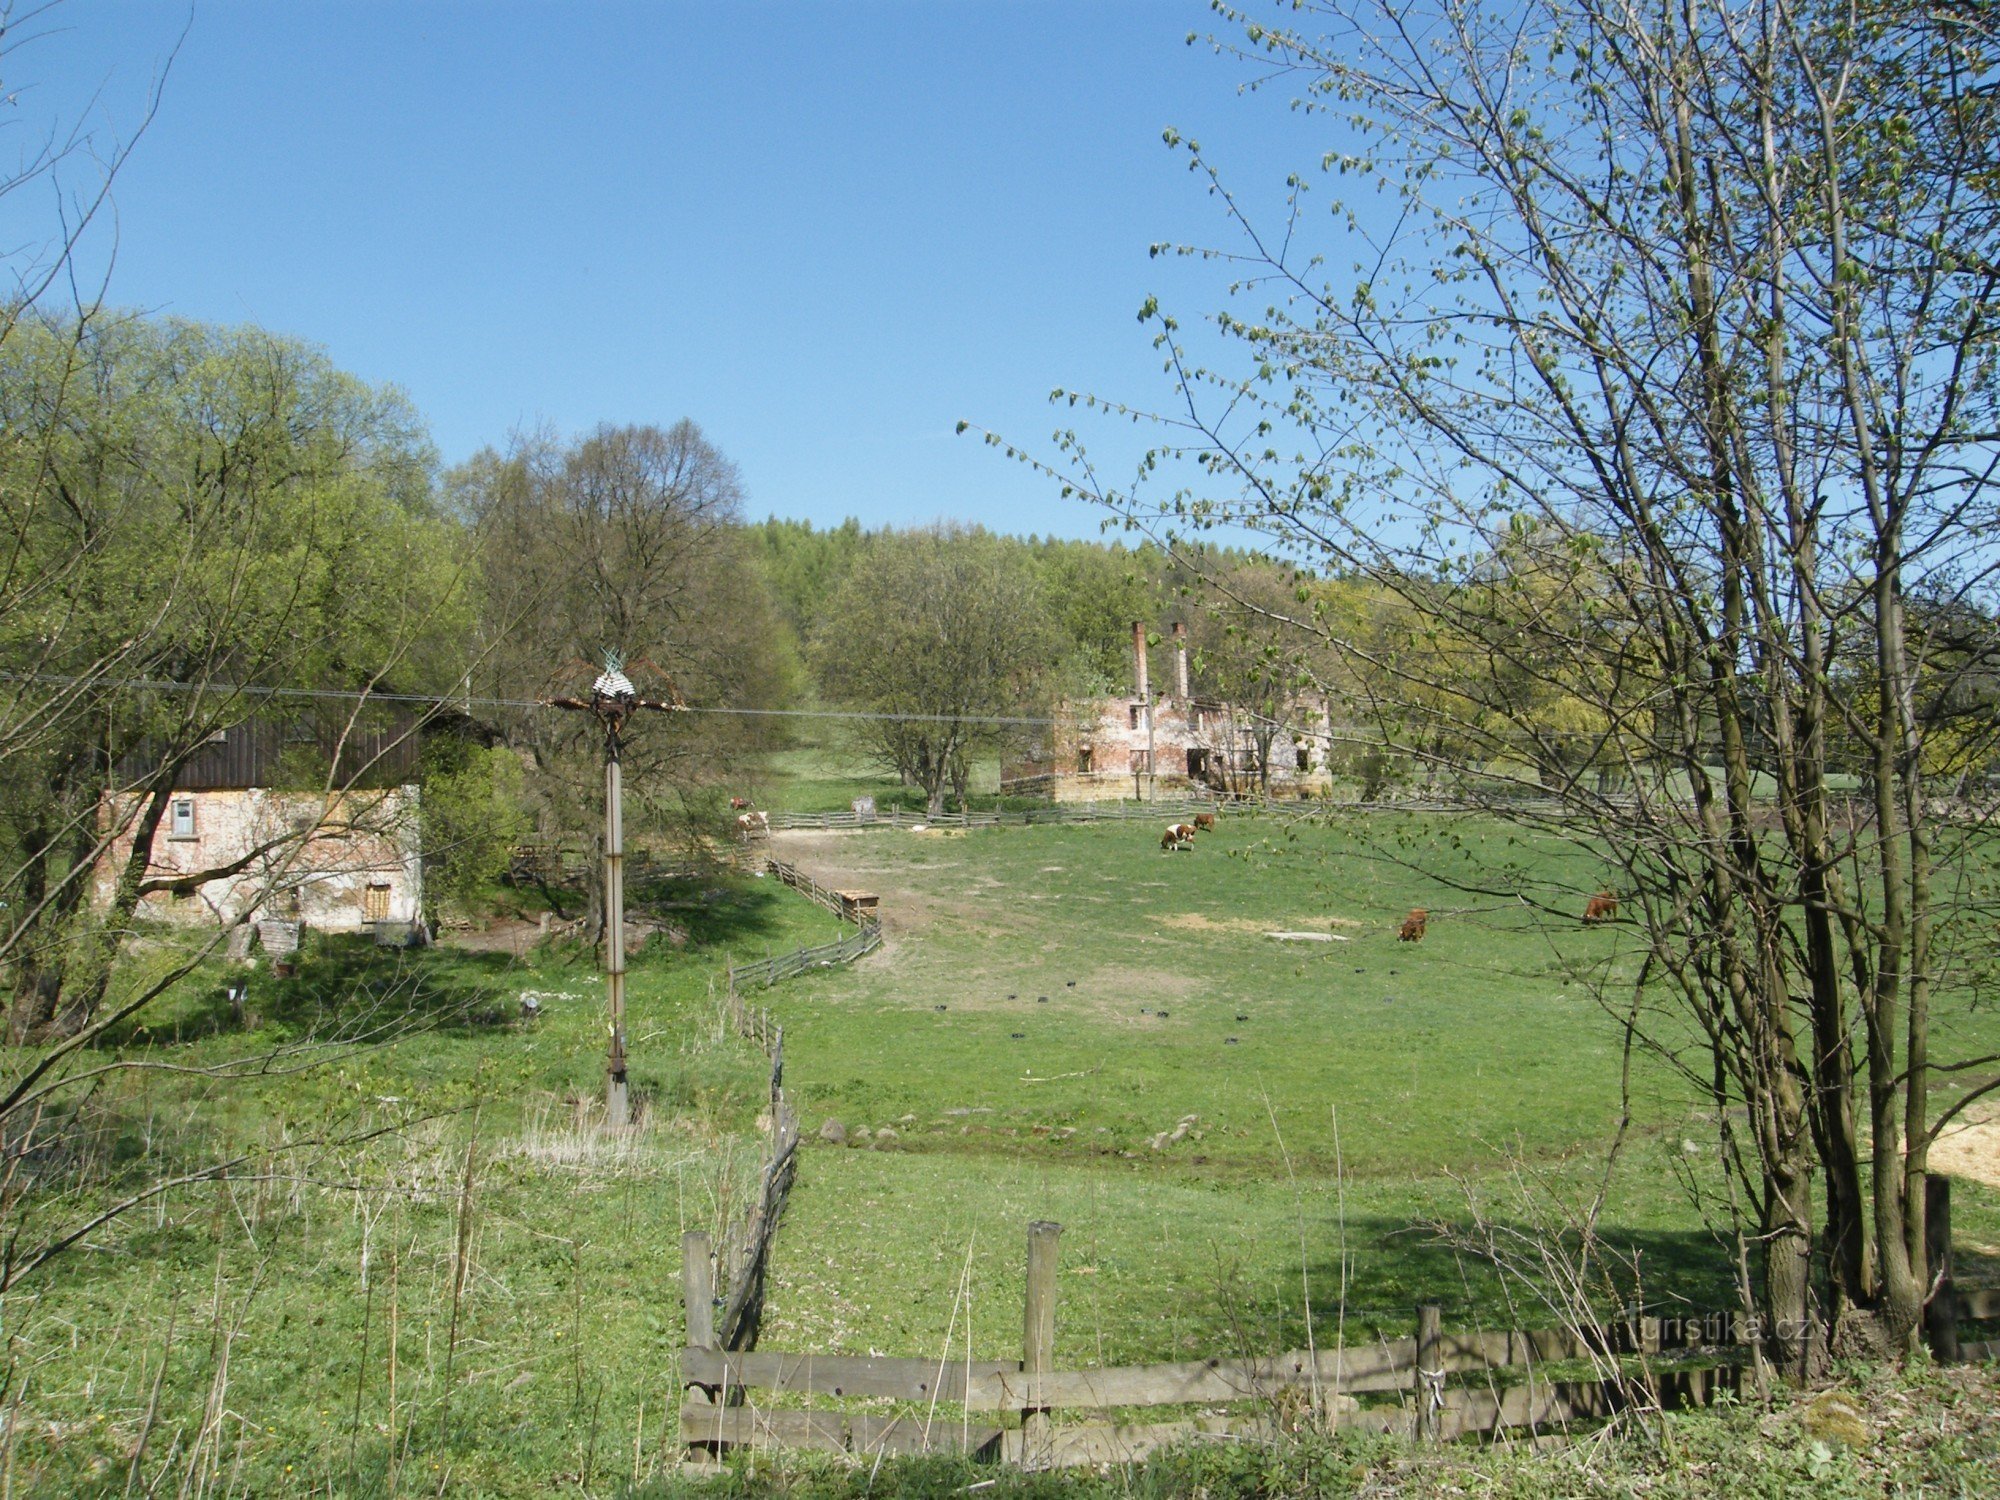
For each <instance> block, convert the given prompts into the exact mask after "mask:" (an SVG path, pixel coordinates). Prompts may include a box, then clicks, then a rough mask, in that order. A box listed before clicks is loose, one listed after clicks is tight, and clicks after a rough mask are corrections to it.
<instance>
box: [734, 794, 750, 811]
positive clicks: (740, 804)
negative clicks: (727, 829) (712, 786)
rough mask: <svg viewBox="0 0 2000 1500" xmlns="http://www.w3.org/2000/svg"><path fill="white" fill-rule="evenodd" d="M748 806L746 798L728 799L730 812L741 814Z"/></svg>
mask: <svg viewBox="0 0 2000 1500" xmlns="http://www.w3.org/2000/svg"><path fill="white" fill-rule="evenodd" d="M749 805H750V799H749V798H748V797H731V798H730V799H729V810H730V811H731V812H742V811H743V809H744V808H746V807H748V806H749Z"/></svg>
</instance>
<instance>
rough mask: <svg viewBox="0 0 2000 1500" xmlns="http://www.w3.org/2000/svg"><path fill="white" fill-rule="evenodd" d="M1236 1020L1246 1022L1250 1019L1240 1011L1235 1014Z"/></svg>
mask: <svg viewBox="0 0 2000 1500" xmlns="http://www.w3.org/2000/svg"><path fill="white" fill-rule="evenodd" d="M1236 1019H1237V1020H1239V1021H1247V1020H1249V1019H1250V1018H1249V1017H1248V1016H1247V1015H1245V1014H1244V1013H1243V1012H1242V1011H1238V1012H1237V1013H1236Z"/></svg>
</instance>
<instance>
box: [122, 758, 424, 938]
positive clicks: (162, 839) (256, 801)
mask: <svg viewBox="0 0 2000 1500" xmlns="http://www.w3.org/2000/svg"><path fill="white" fill-rule="evenodd" d="M175 804H192V806H191V808H186V807H182V808H178V809H177V808H176V806H175ZM113 812H114V810H113V809H111V808H107V809H106V813H105V816H106V818H107V819H109V818H110V817H111V816H112V815H113ZM188 812H191V817H189V816H186V815H185V814H187V813H188ZM131 848H132V835H131V834H129V833H128V834H126V835H124V836H122V837H121V838H119V839H118V840H117V841H116V842H115V843H114V844H113V845H112V847H111V849H110V851H109V852H108V853H107V855H106V856H105V858H104V859H102V860H101V861H99V863H98V867H97V870H96V874H95V892H96V896H97V899H98V901H99V903H100V904H103V903H107V902H109V901H110V899H111V894H112V891H113V888H114V887H115V885H116V883H117V878H118V872H119V871H120V870H121V869H123V868H124V865H125V860H126V858H127V856H128V855H129V853H130V852H131ZM253 851H255V853H254V856H253ZM245 856H253V857H252V859H251V863H250V864H249V865H248V866H247V867H246V868H245V869H244V871H243V872H242V873H241V874H238V875H233V876H229V877H227V878H224V879H219V880H210V881H207V882H204V883H202V884H200V885H198V886H195V887H194V888H192V889H190V890H188V891H184V892H182V891H175V892H165V891H163V892H157V893H155V894H153V895H151V896H148V897H146V898H145V900H144V901H143V902H142V904H141V907H140V910H141V912H142V913H143V914H144V915H145V916H147V917H150V918H154V919H157V920H163V921H170V922H183V923H203V922H213V923H217V924H227V923H231V922H234V921H236V920H237V918H238V917H240V916H242V915H243V914H244V913H245V912H246V911H252V910H254V911H255V912H256V914H257V915H258V916H260V917H283V918H295V919H298V920H302V921H304V922H305V923H306V925H307V926H309V927H314V928H317V929H319V930H321V931H323V932H359V931H362V930H364V929H366V928H368V927H370V926H372V925H374V924H375V923H377V922H388V923H397V924H403V925H408V924H409V923H411V922H414V921H415V920H416V919H417V917H418V915H419V913H420V911H421V908H422V904H423V858H422V853H421V849H420V846H419V842H418V823H417V789H416V788H415V787H414V786H404V787H396V788H393V789H390V790H387V791H379V792H346V793H340V794H337V795H333V796H328V795H325V794H321V793H314V792H273V791H266V790H264V789H262V788H257V787H253V788H249V789H247V790H230V791H193V792H175V793H174V796H173V802H172V803H170V804H169V807H168V812H167V816H166V817H165V818H163V819H162V820H161V822H160V827H159V831H158V832H157V833H156V834H155V835H154V837H153V847H152V852H151V859H150V863H149V866H148V869H147V876H148V878H149V879H159V878H163V877H171V876H173V875H175V874H178V873H183V872H194V871H199V870H208V869H216V868H219V867H221V866H225V865H229V864H233V863H235V862H236V861H237V860H240V859H243V858H244V857H245Z"/></svg>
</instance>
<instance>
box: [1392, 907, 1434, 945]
mask: <svg viewBox="0 0 2000 1500" xmlns="http://www.w3.org/2000/svg"><path fill="white" fill-rule="evenodd" d="M1428 920H1430V914H1429V913H1428V912H1426V911H1425V910H1424V909H1423V908H1422V907H1421V906H1413V907H1411V908H1410V914H1409V915H1408V916H1407V917H1405V918H1403V930H1402V931H1401V932H1399V933H1397V934H1396V941H1397V942H1399V943H1421V942H1422V941H1423V940H1424V923H1425V922H1427V921H1428Z"/></svg>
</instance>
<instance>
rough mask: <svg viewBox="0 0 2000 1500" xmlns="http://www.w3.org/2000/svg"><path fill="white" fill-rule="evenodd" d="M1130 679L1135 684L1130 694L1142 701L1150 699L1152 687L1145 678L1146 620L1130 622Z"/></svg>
mask: <svg viewBox="0 0 2000 1500" xmlns="http://www.w3.org/2000/svg"><path fill="white" fill-rule="evenodd" d="M1132 680H1133V682H1134V683H1135V684H1136V686H1135V687H1134V688H1133V690H1132V696H1133V697H1135V698H1137V699H1139V700H1140V701H1141V702H1142V703H1143V702H1150V701H1151V700H1152V696H1153V695H1152V689H1151V687H1150V685H1149V684H1148V683H1147V680H1146V622H1145V621H1144V620H1134V621H1133V622H1132Z"/></svg>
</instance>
